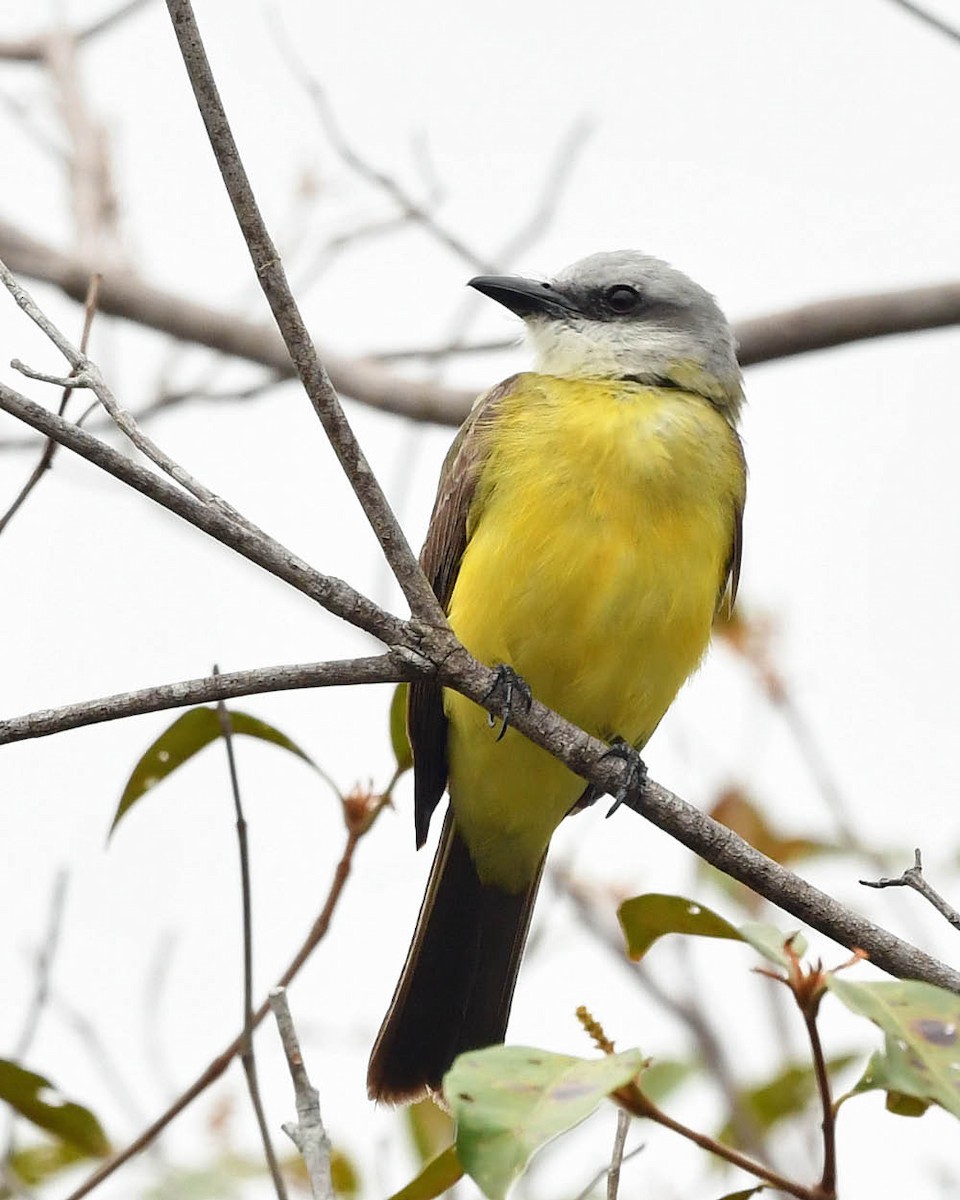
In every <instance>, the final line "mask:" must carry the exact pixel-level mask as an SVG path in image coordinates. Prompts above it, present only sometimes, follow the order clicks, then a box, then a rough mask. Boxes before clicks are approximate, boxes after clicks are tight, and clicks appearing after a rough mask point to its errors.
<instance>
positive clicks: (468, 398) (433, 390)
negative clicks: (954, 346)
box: [0, 220, 960, 425]
mask: <svg viewBox="0 0 960 1200" xmlns="http://www.w3.org/2000/svg"><path fill="white" fill-rule="evenodd" d="M0 256H2V257H3V258H5V259H6V261H7V264H8V265H9V266H10V268H11V270H13V271H15V272H17V273H18V274H21V275H25V276H28V277H30V278H31V279H37V280H42V281H43V282H45V283H51V284H53V285H54V286H55V287H58V288H59V289H60V290H61V291H62V292H64V293H65V294H66V295H68V296H70V297H72V298H73V299H74V300H77V301H79V302H81V303H82V302H83V298H84V295H85V293H86V287H87V281H88V279H89V276H90V268H89V266H88V264H86V263H83V262H82V261H80V260H79V259H77V258H75V257H74V256H71V255H69V254H64V253H62V252H61V251H59V250H56V249H54V248H53V247H52V246H48V245H45V244H44V243H42V242H39V241H38V240H37V239H36V238H32V237H30V235H29V234H26V233H24V232H23V231H22V230H19V229H17V228H16V227H15V226H12V225H11V224H10V223H9V222H7V221H3V220H0ZM99 309H100V311H101V312H103V313H105V314H107V315H108V316H115V317H121V318H123V319H124V320H128V321H133V322H135V323H136V324H139V325H143V326H146V327H148V328H150V329H155V330H157V331H158V332H161V333H166V334H168V335H169V336H170V337H174V338H178V339H180V340H181V341H186V342H192V343H194V344H195V345H199V346H206V347H207V348H209V349H211V350H218V351H220V352H221V353H222V354H228V355H231V356H233V357H235V358H241V359H245V360H247V361H248V362H255V363H260V364H261V365H262V366H266V367H270V368H271V369H272V370H274V371H276V372H277V374H278V375H279V376H282V377H283V378H290V377H291V376H292V375H293V368H292V366H291V363H290V359H289V356H288V354H287V352H286V350H285V349H284V346H283V343H282V340H281V339H280V337H279V336H278V335H277V332H276V330H275V329H274V328H273V327H272V326H268V325H265V324H262V323H260V322H256V321H250V320H245V319H244V318H242V317H238V316H236V315H235V314H233V313H229V312H223V311H221V310H218V309H214V308H209V307H207V306H205V305H202V304H196V303H194V302H193V301H191V300H187V299H185V298H183V297H181V296H177V295H176V294H175V293H172V292H167V291H164V290H163V289H162V288H157V287H154V286H153V285H151V284H149V283H147V282H146V281H145V280H143V279H141V278H140V277H139V276H137V275H136V274H135V273H134V272H133V271H129V270H126V269H124V270H118V271H116V272H111V273H109V274H107V275H106V276H105V277H104V281H103V285H102V287H101V292H100V303H99ZM957 324H960V282H954V283H944V284H933V285H930V286H928V287H919V288H907V289H904V290H903V291H900V292H883V293H878V294H866V295H860V296H847V297H838V298H834V299H830V300H822V301H819V302H817V303H814V304H807V305H802V306H801V307H800V308H791V309H784V310H783V311H781V312H777V313H770V314H768V315H766V316H763V317H754V318H751V319H749V320H746V321H740V322H737V323H735V325H734V331H735V333H736V334H737V337H738V340H739V343H740V360H741V363H742V364H743V365H744V366H754V365H756V364H758V363H763V362H771V361H774V360H778V359H782V358H790V357H793V356H795V355H798V354H807V353H810V352H813V351H816V350H823V349H827V348H829V347H832V346H840V345H844V344H847V343H850V342H857V341H863V340H866V339H870V338H879V337H890V336H893V335H895V334H901V333H915V332H918V331H921V330H928V329H942V328H946V327H948V326H952V325H957ZM324 361H325V363H326V365H327V368H328V371H329V374H330V379H331V382H332V383H333V385H334V386H335V387H336V389H337V391H338V392H340V393H342V394H343V395H345V396H350V397H352V398H353V399H354V400H358V401H360V402H361V403H363V404H366V405H368V406H369V407H371V408H376V409H380V410H382V411H384V412H392V413H395V414H396V415H397V416H403V417H408V418H410V419H411V420H415V421H432V422H435V423H436V424H440V425H459V424H460V423H461V422H462V421H463V419H464V418H465V417H466V415H467V413H468V412H469V411H470V406H471V404H472V403H473V401H474V399H475V397H476V395H477V392H478V391H479V390H480V389H479V388H472V389H466V388H453V387H448V386H445V385H443V384H441V383H438V382H436V381H435V380H431V379H405V378H403V377H402V376H399V375H396V374H395V373H394V372H392V371H390V370H388V369H387V368H385V367H384V366H382V365H380V364H378V363H377V362H375V361H373V360H372V359H371V357H369V356H368V357H364V358H347V357H345V356H343V355H336V354H331V353H330V352H329V351H324Z"/></svg>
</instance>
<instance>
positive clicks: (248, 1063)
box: [213, 666, 287, 1200]
mask: <svg viewBox="0 0 960 1200" xmlns="http://www.w3.org/2000/svg"><path fill="white" fill-rule="evenodd" d="M213 674H214V675H215V676H216V675H219V674H220V670H219V668H218V667H217V666H214V668H213ZM217 716H218V717H219V720H220V733H221V735H222V737H223V744H224V747H225V748H226V752H227V771H228V773H229V775H230V791H231V793H232V795H233V811H234V816H235V818H236V830H237V848H238V851H239V854H240V897H241V904H242V912H243V915H242V921H243V1035H242V1037H243V1044H242V1045H241V1047H240V1062H241V1064H242V1065H243V1073H244V1075H245V1076H246V1080H247V1090H248V1091H249V1093H250V1103H251V1104H252V1105H253V1112H254V1115H255V1116H256V1119H257V1128H258V1129H259V1130H260V1140H261V1142H262V1143H263V1154H264V1157H265V1158H266V1160H267V1168H268V1169H269V1171H270V1178H271V1179H272V1180H273V1187H274V1191H275V1192H276V1193H277V1197H278V1200H287V1187H286V1184H285V1183H284V1182H283V1176H282V1175H281V1173H280V1164H279V1162H278V1161H277V1155H276V1152H275V1150H274V1148H273V1142H272V1141H271V1138H270V1129H269V1127H268V1126H267V1115H266V1113H265V1112H264V1108H263V1097H262V1096H261V1094H260V1083H259V1080H258V1078H257V1060H256V1056H255V1054H254V1051H253V911H252V910H253V897H252V890H251V886H250V848H249V845H248V843H247V819H246V817H245V816H244V814H243V801H242V800H241V798H240V777H239V775H238V774H237V759H236V755H235V754H234V750H233V724H232V722H231V720H230V712H229V709H228V708H227V706H226V705H225V704H224V702H223V701H222V700H218V701H217Z"/></svg>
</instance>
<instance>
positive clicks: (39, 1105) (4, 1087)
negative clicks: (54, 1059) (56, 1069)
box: [0, 1058, 110, 1158]
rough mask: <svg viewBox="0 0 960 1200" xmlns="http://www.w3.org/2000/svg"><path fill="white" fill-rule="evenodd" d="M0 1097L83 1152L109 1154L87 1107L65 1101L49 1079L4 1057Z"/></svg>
mask: <svg viewBox="0 0 960 1200" xmlns="http://www.w3.org/2000/svg"><path fill="white" fill-rule="evenodd" d="M0 1100H5V1101H6V1102H7V1104H9V1105H10V1107H11V1108H13V1109H14V1110H15V1111H16V1112H18V1113H19V1114H20V1115H21V1116H22V1117H25V1118H26V1119H27V1120H28V1121H32V1122H33V1124H34V1125H37V1126H38V1127H39V1128H40V1129H45V1130H46V1131H47V1132H48V1133H52V1134H54V1136H56V1137H58V1138H60V1139H61V1140H62V1141H65V1142H69V1143H70V1145H71V1146H75V1147H76V1148H77V1149H78V1150H81V1151H83V1153H84V1154H88V1155H91V1156H92V1157H94V1158H102V1157H103V1156H104V1155H106V1154H109V1153H110V1143H109V1142H108V1141H107V1136H106V1134H105V1133H104V1132H103V1129H102V1128H101V1127H100V1122H99V1121H98V1120H97V1118H96V1117H95V1116H94V1115H93V1113H92V1112H91V1111H90V1109H89V1108H84V1107H83V1106H82V1105H80V1104H74V1103H73V1102H72V1101H70V1100H66V1099H65V1098H64V1097H63V1096H61V1095H60V1093H59V1092H58V1091H57V1089H56V1087H55V1086H54V1085H53V1084H52V1083H51V1082H50V1080H49V1079H45V1078H44V1077H43V1076H42V1075H37V1074H35V1072H33V1071H28V1070H26V1068H24V1067H21V1066H20V1065H19V1064H18V1063H15V1062H10V1061H9V1059H6V1058H0Z"/></svg>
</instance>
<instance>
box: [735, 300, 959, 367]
mask: <svg viewBox="0 0 960 1200" xmlns="http://www.w3.org/2000/svg"><path fill="white" fill-rule="evenodd" d="M957 324H960V282H955V283H941V284H932V285H930V286H927V287H916V288H903V289H902V290H901V291H897V292H874V293H868V294H865V295H859V296H840V297H838V298H836V299H831V300H820V301H817V302H815V303H813V304H803V305H801V306H800V307H799V308H788V309H784V310H783V311H782V312H776V313H770V314H769V316H763V317H752V318H750V319H749V320H746V321H738V322H736V323H735V325H734V333H735V334H736V336H737V340H738V342H739V346H740V350H739V358H740V363H741V365H742V366H744V367H750V366H753V365H755V364H756V363H762V362H771V361H773V360H774V359H781V358H791V357H793V356H794V355H797V354H809V353H810V352H812V351H814V350H826V349H828V348H829V347H831V346H843V345H846V344H847V343H849V342H862V341H866V340H869V339H870V338H879V337H889V336H891V335H892V334H895V333H917V332H919V331H921V330H924V329H942V328H944V327H945V326H948V325H957Z"/></svg>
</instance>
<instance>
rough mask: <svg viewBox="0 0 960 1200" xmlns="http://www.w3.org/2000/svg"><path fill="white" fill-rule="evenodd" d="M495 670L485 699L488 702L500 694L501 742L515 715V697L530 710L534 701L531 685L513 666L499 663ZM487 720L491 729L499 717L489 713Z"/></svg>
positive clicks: (498, 739)
mask: <svg viewBox="0 0 960 1200" xmlns="http://www.w3.org/2000/svg"><path fill="white" fill-rule="evenodd" d="M493 670H494V673H495V674H496V679H495V680H494V681H493V686H492V687H491V688H490V690H489V692H487V694H486V695H485V696H484V698H483V699H484V702H486V701H487V700H489V699H490V697H491V696H499V698H500V704H499V713H498V715H499V717H500V720H501V721H502V722H503V724H502V725H501V727H500V732H499V733H498V734H497V741H498V742H499V741H501V740H502V739H503V735H504V734H505V733H506V732H507V726H508V725H509V724H510V718H511V717H512V716H513V712H514V707H513V706H514V700H515V698H519V699H520V700H521V701H522V702H523V706H524V708H525V709H526V710H527V712H529V711H530V705H531V704H532V703H533V692H531V690H530V685H529V684H528V683H527V682H526V680H525V679H523V678H522V677H521V676H520V675H518V674H517V673H516V671H515V670H514V669H513V667H508V666H507V665H506V664H505V663H498V664H497V666H495V667H494V668H493ZM487 720H488V721H489V722H490V728H491V729H492V728H493V727H494V725H496V723H497V718H496V716H494V714H493V713H488V714H487Z"/></svg>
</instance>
